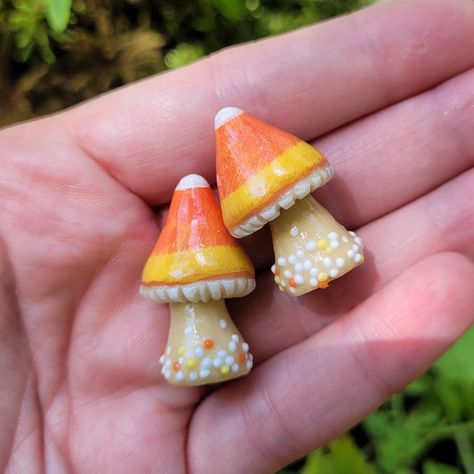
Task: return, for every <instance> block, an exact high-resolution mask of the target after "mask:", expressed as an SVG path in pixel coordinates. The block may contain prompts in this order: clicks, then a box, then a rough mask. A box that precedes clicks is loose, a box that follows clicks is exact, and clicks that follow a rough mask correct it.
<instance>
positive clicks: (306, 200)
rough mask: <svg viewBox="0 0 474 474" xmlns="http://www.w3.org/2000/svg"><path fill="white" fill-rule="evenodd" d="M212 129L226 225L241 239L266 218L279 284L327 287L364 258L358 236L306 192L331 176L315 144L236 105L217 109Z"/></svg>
mask: <svg viewBox="0 0 474 474" xmlns="http://www.w3.org/2000/svg"><path fill="white" fill-rule="evenodd" d="M215 129H216V171H217V185H218V189H219V197H220V201H221V207H222V214H223V218H224V222H225V225H226V227H227V229H229V232H230V233H231V234H232V235H233V236H235V237H238V238H241V237H245V236H247V235H250V234H252V233H253V232H255V231H257V230H259V229H260V228H261V227H263V226H264V225H265V224H266V223H267V222H270V227H271V232H272V239H273V247H274V252H275V264H274V265H273V266H272V271H273V273H274V275H275V282H276V283H277V284H278V286H279V288H280V290H282V291H286V292H287V293H288V294H290V295H293V296H299V295H302V294H305V293H307V292H309V291H312V290H315V289H316V288H326V287H327V286H328V284H329V282H330V281H332V280H334V279H336V278H339V277H340V276H342V275H344V274H345V273H347V272H349V271H350V270H352V269H353V268H354V267H355V266H357V265H359V264H360V263H362V262H363V261H364V256H363V252H362V241H361V239H360V238H359V237H357V236H356V234H355V233H354V232H351V231H347V230H346V229H345V228H344V227H343V226H342V225H341V224H339V223H338V222H337V221H336V220H335V219H334V218H333V217H332V216H331V214H330V213H329V212H328V211H327V210H326V209H325V208H324V207H323V206H321V205H320V204H319V203H318V202H317V201H316V200H315V199H314V198H313V197H312V196H311V194H310V193H311V192H312V191H314V190H315V189H317V188H319V187H320V186H323V185H324V184H326V183H327V182H328V181H329V180H330V179H331V178H332V176H333V171H332V168H331V165H330V164H329V163H328V162H327V160H326V159H325V157H324V156H323V155H322V154H321V153H320V152H319V151H318V150H316V149H315V148H314V147H312V146H311V145H309V144H308V143H306V142H304V141H302V140H301V139H299V138H297V137H295V136H294V135H291V134H289V133H287V132H285V131H283V130H280V129H278V128H275V127H272V126H270V125H268V124H266V123H265V122H262V121H260V120H258V119H256V118H255V117H253V116H252V115H250V114H248V113H246V112H244V111H242V110H240V109H238V108H236V107H226V108H224V109H221V110H220V111H219V112H218V113H217V115H216V118H215Z"/></svg>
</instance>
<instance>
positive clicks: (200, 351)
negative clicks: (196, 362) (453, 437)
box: [194, 347, 204, 357]
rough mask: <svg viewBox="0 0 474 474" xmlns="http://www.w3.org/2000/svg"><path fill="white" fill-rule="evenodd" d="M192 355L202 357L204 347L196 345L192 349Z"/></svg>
mask: <svg viewBox="0 0 474 474" xmlns="http://www.w3.org/2000/svg"><path fill="white" fill-rule="evenodd" d="M194 355H195V356H196V357H202V356H203V355H204V349H203V348H202V347H196V349H194Z"/></svg>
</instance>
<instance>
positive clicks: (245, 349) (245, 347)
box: [242, 342, 249, 352]
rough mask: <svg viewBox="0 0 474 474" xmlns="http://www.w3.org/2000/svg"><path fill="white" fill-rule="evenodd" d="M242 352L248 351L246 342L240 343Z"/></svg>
mask: <svg viewBox="0 0 474 474" xmlns="http://www.w3.org/2000/svg"><path fill="white" fill-rule="evenodd" d="M242 350H243V351H244V352H248V351H249V345H248V344H247V343H246V342H243V343H242Z"/></svg>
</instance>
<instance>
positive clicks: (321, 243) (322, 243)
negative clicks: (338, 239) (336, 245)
mask: <svg viewBox="0 0 474 474" xmlns="http://www.w3.org/2000/svg"><path fill="white" fill-rule="evenodd" d="M328 246H329V242H328V240H327V239H319V240H318V248H319V249H321V250H325V249H326V247H328Z"/></svg>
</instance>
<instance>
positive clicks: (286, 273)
mask: <svg viewBox="0 0 474 474" xmlns="http://www.w3.org/2000/svg"><path fill="white" fill-rule="evenodd" d="M283 275H284V276H285V278H291V277H292V276H293V275H292V273H291V272H290V270H285V271H284V272H283Z"/></svg>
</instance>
